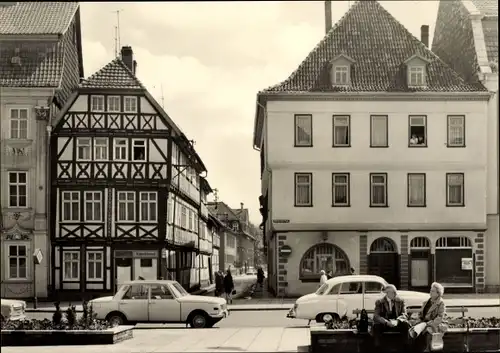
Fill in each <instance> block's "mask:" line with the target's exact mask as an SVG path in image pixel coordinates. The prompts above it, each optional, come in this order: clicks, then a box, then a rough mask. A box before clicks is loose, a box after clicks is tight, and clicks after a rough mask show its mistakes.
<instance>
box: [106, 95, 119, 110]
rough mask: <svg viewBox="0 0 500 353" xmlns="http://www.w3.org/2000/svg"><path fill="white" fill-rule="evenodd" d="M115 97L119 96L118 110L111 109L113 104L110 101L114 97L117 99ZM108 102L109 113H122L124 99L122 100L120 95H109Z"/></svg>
mask: <svg viewBox="0 0 500 353" xmlns="http://www.w3.org/2000/svg"><path fill="white" fill-rule="evenodd" d="M115 98H118V110H111V109H110V106H111V104H109V103H110V101H111V100H112V99H115ZM107 104H108V105H107V111H108V112H109V113H121V111H122V100H121V97H120V96H107Z"/></svg>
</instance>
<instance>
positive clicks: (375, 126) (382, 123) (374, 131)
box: [370, 115, 388, 147]
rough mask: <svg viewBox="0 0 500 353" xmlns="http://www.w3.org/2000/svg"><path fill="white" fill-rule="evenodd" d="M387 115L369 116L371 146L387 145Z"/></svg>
mask: <svg viewBox="0 0 500 353" xmlns="http://www.w3.org/2000/svg"><path fill="white" fill-rule="evenodd" d="M387 131H388V126H387V115H372V116H371V140H370V142H371V143H370V146H371V147H387V146H388V137H387Z"/></svg>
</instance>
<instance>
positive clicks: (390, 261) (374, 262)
mask: <svg viewBox="0 0 500 353" xmlns="http://www.w3.org/2000/svg"><path fill="white" fill-rule="evenodd" d="M368 273H369V274H370V275H376V276H380V277H382V278H384V279H385V280H386V281H387V282H389V283H391V284H394V285H395V286H396V287H398V288H399V256H398V251H397V249H396V244H395V243H394V241H392V240H391V239H389V238H378V239H375V240H374V241H373V243H372V245H371V246H370V255H369V256H368Z"/></svg>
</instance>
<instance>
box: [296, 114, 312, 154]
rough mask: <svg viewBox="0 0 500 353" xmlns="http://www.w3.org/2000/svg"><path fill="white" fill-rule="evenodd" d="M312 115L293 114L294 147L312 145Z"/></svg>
mask: <svg viewBox="0 0 500 353" xmlns="http://www.w3.org/2000/svg"><path fill="white" fill-rule="evenodd" d="M312 145H313V141H312V115H306V114H300V115H299V114H297V115H295V147H312Z"/></svg>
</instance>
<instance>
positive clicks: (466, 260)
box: [462, 257, 473, 271]
mask: <svg viewBox="0 0 500 353" xmlns="http://www.w3.org/2000/svg"><path fill="white" fill-rule="evenodd" d="M472 265H473V261H472V257H462V270H466V271H471V270H472V267H473V266H472Z"/></svg>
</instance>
